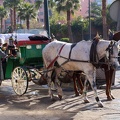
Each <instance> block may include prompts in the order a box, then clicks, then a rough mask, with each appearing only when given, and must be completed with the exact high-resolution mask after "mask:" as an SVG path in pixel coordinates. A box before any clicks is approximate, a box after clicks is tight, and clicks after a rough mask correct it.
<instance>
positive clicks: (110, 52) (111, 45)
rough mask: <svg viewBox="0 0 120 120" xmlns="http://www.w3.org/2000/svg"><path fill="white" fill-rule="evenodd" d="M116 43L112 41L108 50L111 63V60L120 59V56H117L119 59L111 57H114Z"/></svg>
mask: <svg viewBox="0 0 120 120" xmlns="http://www.w3.org/2000/svg"><path fill="white" fill-rule="evenodd" d="M115 43H116V41H111V42H110V44H109V45H108V47H107V49H106V52H108V54H109V55H108V61H109V62H110V61H111V58H116V59H118V58H119V56H117V57H114V56H111V55H113V47H114V46H115Z"/></svg>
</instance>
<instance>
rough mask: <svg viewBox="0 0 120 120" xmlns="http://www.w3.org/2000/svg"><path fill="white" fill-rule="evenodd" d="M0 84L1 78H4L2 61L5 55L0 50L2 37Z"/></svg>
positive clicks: (0, 82)
mask: <svg viewBox="0 0 120 120" xmlns="http://www.w3.org/2000/svg"><path fill="white" fill-rule="evenodd" d="M0 45H1V46H0V85H1V84H2V80H4V72H3V65H2V61H3V60H4V59H5V58H6V57H7V55H6V54H5V53H4V51H2V39H0Z"/></svg>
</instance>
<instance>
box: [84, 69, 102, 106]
mask: <svg viewBox="0 0 120 120" xmlns="http://www.w3.org/2000/svg"><path fill="white" fill-rule="evenodd" d="M86 76H87V79H88V80H89V82H90V84H91V88H92V90H93V91H94V94H95V100H96V101H97V104H98V106H99V107H103V104H102V102H101V101H100V99H99V97H98V94H97V86H96V82H95V81H96V70H95V69H94V72H90V71H89V73H88V74H86Z"/></svg>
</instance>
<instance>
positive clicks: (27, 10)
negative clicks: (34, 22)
mask: <svg viewBox="0 0 120 120" xmlns="http://www.w3.org/2000/svg"><path fill="white" fill-rule="evenodd" d="M36 16H37V11H36V10H35V9H34V5H33V4H30V3H29V2H21V4H20V5H19V6H18V17H19V18H20V19H21V20H26V26H27V29H29V25H30V23H29V22H30V21H29V20H30V19H31V18H34V19H36Z"/></svg>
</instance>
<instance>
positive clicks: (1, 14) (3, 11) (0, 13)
mask: <svg viewBox="0 0 120 120" xmlns="http://www.w3.org/2000/svg"><path fill="white" fill-rule="evenodd" d="M6 15H7V11H6V9H5V8H4V7H3V6H0V18H4V17H5V16H6Z"/></svg>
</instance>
